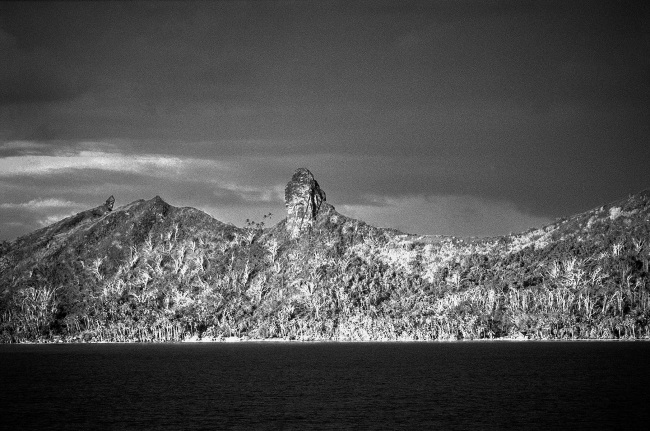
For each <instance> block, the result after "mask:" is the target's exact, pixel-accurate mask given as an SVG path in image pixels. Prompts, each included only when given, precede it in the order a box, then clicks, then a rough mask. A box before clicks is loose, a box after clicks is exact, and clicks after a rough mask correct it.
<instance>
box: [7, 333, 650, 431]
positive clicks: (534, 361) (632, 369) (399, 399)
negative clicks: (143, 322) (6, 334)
mask: <svg viewBox="0 0 650 431" xmlns="http://www.w3.org/2000/svg"><path fill="white" fill-rule="evenodd" d="M649 411H650V343H644V342H636V343H634V342H608V343H605V342H583V343H581V342H523V343H516V342H484V343H482V342H472V343H341V344H336V343H302V344H301V343H295V344H294V343H284V344H276V343H233V344H230V343H228V344H224V343H221V344H217V343H215V344H166V345H161V344H86V345H81V344H74V345H2V346H0V428H2V429H43V430H45V429H66V430H74V429H79V430H89V429H115V430H124V429H174V430H181V429H182V430H199V429H205V430H211V429H434V428H436V429H468V428H470V429H615V428H616V429H648V427H649V426H650V422H648V420H649V419H650V414H649Z"/></svg>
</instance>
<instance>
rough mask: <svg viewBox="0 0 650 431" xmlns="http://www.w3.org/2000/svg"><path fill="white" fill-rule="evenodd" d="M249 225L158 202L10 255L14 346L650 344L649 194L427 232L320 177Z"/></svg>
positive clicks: (2, 297) (0, 327)
mask: <svg viewBox="0 0 650 431" xmlns="http://www.w3.org/2000/svg"><path fill="white" fill-rule="evenodd" d="M285 203H286V206H287V218H286V219H283V220H282V221H280V222H279V223H278V224H276V225H275V226H272V227H266V226H265V222H268V220H267V218H266V216H265V217H264V219H263V220H262V221H260V222H250V223H248V224H247V226H245V227H243V228H239V227H235V226H232V225H229V224H224V223H221V222H219V221H217V220H215V219H213V218H212V217H210V216H209V215H207V214H205V213H203V212H201V211H199V210H196V209H193V208H176V207H173V206H171V205H169V204H167V203H166V202H164V201H163V200H162V199H161V198H160V197H158V196H156V197H155V198H153V199H151V200H148V201H144V200H140V201H136V202H133V203H131V204H128V205H125V206H122V207H119V208H116V209H113V200H112V197H111V198H109V200H107V201H106V203H105V204H104V205H101V206H99V207H97V208H94V209H91V210H88V211H85V212H82V213H79V214H77V215H75V216H72V217H69V218H66V219H64V220H61V221H59V222H57V223H55V224H53V225H51V226H48V227H46V228H43V229H40V230H37V231H35V232H33V233H31V234H29V235H26V236H24V237H21V238H18V239H16V240H15V241H12V242H10V243H5V244H3V245H2V248H1V249H0V341H2V342H24V341H181V340H199V339H202V340H221V339H226V338H228V337H238V338H241V339H268V338H279V339H291V340H293V339H297V340H449V339H481V338H522V339H610V338H650V331H649V326H648V319H649V317H650V283H649V277H648V270H649V269H648V263H649V260H650V244H649V243H648V240H649V239H650V192H649V191H645V192H642V193H639V194H636V195H633V196H630V197H629V198H628V199H625V200H621V201H619V202H614V203H612V204H609V205H606V206H603V207H601V208H597V209H594V210H592V211H588V212H585V213H582V214H578V215H575V216H573V217H570V218H567V219H563V220H560V221H557V222H555V223H553V224H551V225H548V226H545V227H542V228H539V229H532V230H530V231H528V232H525V233H522V234H516V235H509V236H504V237H497V238H489V239H459V238H453V237H444V236H415V235H408V234H404V233H401V232H398V231H396V230H391V229H381V228H376V227H373V226H369V225H367V224H365V223H363V222H362V221H359V220H354V219H351V218H348V217H345V216H344V215H341V214H339V213H338V212H337V211H336V210H335V208H334V207H333V206H332V205H330V204H329V203H328V202H327V201H326V197H325V192H324V191H323V190H322V189H321V188H320V186H319V184H318V182H316V180H315V179H314V178H313V175H312V174H311V173H310V172H309V171H307V170H306V169H299V170H298V171H296V173H295V174H294V176H293V177H292V179H291V181H290V182H289V183H288V184H287V187H286V196H285Z"/></svg>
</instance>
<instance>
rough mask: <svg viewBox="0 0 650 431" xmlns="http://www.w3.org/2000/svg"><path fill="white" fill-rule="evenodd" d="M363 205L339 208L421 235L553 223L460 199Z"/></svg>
mask: <svg viewBox="0 0 650 431" xmlns="http://www.w3.org/2000/svg"><path fill="white" fill-rule="evenodd" d="M366 200H367V201H368V202H369V203H367V204H363V205H341V206H339V207H338V208H337V209H338V210H339V211H340V212H341V213H342V214H345V215H348V216H351V217H355V218H359V219H362V220H363V221H365V222H367V223H369V224H371V225H375V226H382V227H392V228H396V229H399V230H402V231H405V232H407V233H414V234H421V235H427V234H428V235H453V236H479V237H484V236H497V235H504V234H507V233H510V232H513V233H516V232H522V231H525V230H527V229H529V228H531V227H540V226H543V225H545V224H548V223H550V222H551V221H552V220H550V219H549V218H546V217H538V216H534V215H531V214H527V213H525V212H523V211H521V210H520V209H518V208H517V207H516V206H515V205H514V204H513V203H512V202H508V201H497V200H490V199H485V198H481V197H476V196H463V195H423V196H405V197H381V196H366Z"/></svg>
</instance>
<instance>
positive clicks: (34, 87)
mask: <svg viewBox="0 0 650 431" xmlns="http://www.w3.org/2000/svg"><path fill="white" fill-rule="evenodd" d="M646 4H647V2H643V1H638V2H619V1H609V2H598V1H584V2H583V1H566V0H562V1H530V2H529V1H521V0H516V1H467V2H464V1H439V2H435V1H421V2H409V1H386V2H381V1H370V2H349V1H311V2H310V1H296V2H283V1H254V2H235V1H222V2H189V1H183V2H179V3H173V2H151V3H149V2H128V3H127V2H116V1H111V2H106V3H100V2H82V3H74V2H62V3H53V2H47V3H37V2H5V3H0V52H2V61H0V239H13V238H15V237H17V236H19V235H23V234H25V233H28V232H30V231H32V230H34V229H36V228H38V227H41V226H44V225H46V224H49V223H51V222H53V221H56V220H57V219H59V218H61V217H64V216H67V215H69V214H71V213H75V212H77V211H80V210H83V209H87V208H90V207H94V206H97V205H100V204H101V203H103V202H104V200H105V199H106V198H108V196H109V195H111V194H113V195H115V198H116V205H117V206H120V205H124V204H127V203H129V202H131V201H133V200H136V199H140V198H143V199H150V198H152V197H153V196H155V195H160V196H162V197H163V199H165V200H166V201H167V202H169V203H170V204H172V205H175V206H193V207H196V208H199V209H202V210H204V211H206V212H208V213H209V214H211V215H212V216H214V217H215V218H217V219H219V220H222V221H225V222H231V223H234V224H236V225H239V226H241V225H243V223H244V220H245V219H246V218H252V219H255V220H261V218H262V215H263V214H265V213H268V212H269V211H270V212H272V213H273V214H274V216H273V218H272V219H271V221H272V223H275V222H278V221H279V220H281V219H282V218H283V217H284V202H283V189H284V185H285V184H286V182H287V181H288V180H289V179H290V177H291V174H292V173H293V171H294V170H295V169H297V168H299V167H306V168H308V169H310V170H311V171H312V172H313V173H314V175H315V176H316V178H317V180H318V181H319V183H320V185H321V186H322V188H323V189H324V190H325V191H326V192H327V197H328V202H330V203H332V204H333V205H334V206H335V207H336V208H337V210H339V212H341V213H343V214H346V215H349V216H353V217H357V218H361V219H363V220H365V221H367V222H369V223H372V224H375V225H378V226H390V227H395V228H398V229H402V230H404V231H407V232H413V233H422V234H425V233H429V234H450V235H460V236H469V235H477V236H485V235H498V234H505V233H508V232H517V231H523V230H526V229H527V228H529V227H533V226H541V225H543V224H545V223H547V222H549V221H552V220H553V219H555V218H557V217H561V216H567V215H571V214H573V213H576V212H580V211H585V210H588V209H590V208H593V207H596V206H599V205H602V204H604V203H606V202H609V201H612V200H616V199H620V198H624V197H626V196H627V195H628V194H630V193H635V192H638V191H640V190H643V189H645V188H648V187H650V180H649V179H648V175H647V172H648V167H647V166H648V164H649V162H650V145H648V136H650V134H649V132H650V121H649V120H650V49H649V48H650V31H649V30H650V27H649V24H648V23H649V22H650V20H649V18H650V14H649V10H650V9H649V8H648V6H646Z"/></svg>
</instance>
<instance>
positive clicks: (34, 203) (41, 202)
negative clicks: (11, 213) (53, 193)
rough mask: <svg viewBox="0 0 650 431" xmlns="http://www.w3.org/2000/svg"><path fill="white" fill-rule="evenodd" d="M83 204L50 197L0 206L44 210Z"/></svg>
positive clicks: (81, 205) (1, 206)
mask: <svg viewBox="0 0 650 431" xmlns="http://www.w3.org/2000/svg"><path fill="white" fill-rule="evenodd" d="M82 207H83V204H80V203H78V202H72V201H68V200H62V199H55V198H48V199H32V200H30V201H29V202H22V203H3V204H0V208H3V209H25V210H32V211H33V210H38V211H40V210H43V209H47V210H49V209H52V208H82Z"/></svg>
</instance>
